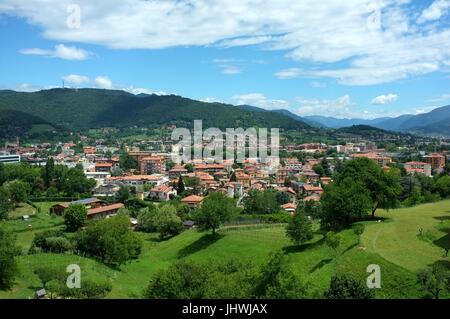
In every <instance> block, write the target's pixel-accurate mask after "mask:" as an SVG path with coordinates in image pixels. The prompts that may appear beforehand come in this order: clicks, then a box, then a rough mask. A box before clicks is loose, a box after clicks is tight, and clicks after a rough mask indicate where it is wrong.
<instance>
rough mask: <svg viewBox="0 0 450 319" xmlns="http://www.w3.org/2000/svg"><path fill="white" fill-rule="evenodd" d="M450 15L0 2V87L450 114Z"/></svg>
mask: <svg viewBox="0 0 450 319" xmlns="http://www.w3.org/2000/svg"><path fill="white" fill-rule="evenodd" d="M73 3H75V4H76V7H73V6H71V5H72V4H73ZM78 13H79V14H78ZM449 14H450V0H436V1H408V0H367V1H364V0H362V1H361V0H348V1H331V0H330V1H323V4H317V1H312V0H304V1H288V0H279V1H273V3H268V1H262V0H239V1H238V0H227V1H225V0H209V1H206V0H190V1H188V0H182V1H180V0H179V1H175V0H164V1H145V2H144V1H138V0H129V1H116V0H114V1H108V3H103V4H92V1H85V0H79V1H65V0H60V1H56V0H55V1H53V0H46V1H42V0H2V1H1V2H0V41H1V43H2V47H1V59H0V69H1V70H2V72H0V87H1V88H10V89H16V90H22V91H33V90H38V89H44V88H50V87H58V86H61V83H62V80H63V79H64V80H65V85H66V86H69V87H99V88H107V89H122V90H127V91H130V92H133V93H139V92H147V93H150V92H155V93H158V94H167V93H174V94H179V95H182V96H186V97H190V98H195V99H200V100H205V101H221V102H226V103H233V104H251V105H255V106H259V107H263V108H266V109H278V108H285V109H289V110H290V111H292V112H294V113H296V114H299V115H313V114H315V115H329V116H336V117H366V118H374V117H381V116H396V115H400V114H405V113H413V114H414V113H420V112H424V111H429V110H431V109H433V108H435V107H438V106H443V105H447V104H450V85H449V84H450V23H449V21H450V19H449V17H450V15H449Z"/></svg>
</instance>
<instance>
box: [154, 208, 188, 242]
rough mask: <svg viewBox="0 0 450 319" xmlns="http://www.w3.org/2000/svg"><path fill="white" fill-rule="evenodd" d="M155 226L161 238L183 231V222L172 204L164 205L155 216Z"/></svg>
mask: <svg viewBox="0 0 450 319" xmlns="http://www.w3.org/2000/svg"><path fill="white" fill-rule="evenodd" d="M154 221H155V228H156V231H157V232H158V233H159V235H160V237H161V239H164V238H165V237H166V236H175V235H178V234H179V233H181V232H182V230H183V222H182V221H181V219H180V217H178V215H177V210H176V209H175V207H173V206H172V205H163V206H162V207H160V208H159V209H158V210H157V211H156V214H155V216H154Z"/></svg>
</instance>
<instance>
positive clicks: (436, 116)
mask: <svg viewBox="0 0 450 319" xmlns="http://www.w3.org/2000/svg"><path fill="white" fill-rule="evenodd" d="M304 119H307V120H309V121H310V123H311V122H316V123H319V125H321V126H323V127H328V128H341V127H348V126H353V125H369V126H373V127H376V128H380V129H384V130H389V131H399V132H410V133H415V134H420V135H423V134H425V135H443V136H450V105H447V106H443V107H439V108H436V109H434V110H432V111H431V112H428V113H423V114H418V115H411V114H405V115H401V116H399V117H394V118H386V117H385V118H377V119H373V120H365V119H338V118H333V117H326V116H306V117H304Z"/></svg>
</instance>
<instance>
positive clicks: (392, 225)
mask: <svg viewBox="0 0 450 319" xmlns="http://www.w3.org/2000/svg"><path fill="white" fill-rule="evenodd" d="M377 215H378V216H383V217H384V218H387V219H385V220H384V221H383V222H380V223H378V222H375V221H370V222H365V224H366V231H365V233H364V234H363V236H362V246H364V247H363V248H361V247H360V246H359V245H358V239H357V236H356V235H355V234H354V233H353V231H352V230H344V231H342V232H341V233H340V235H341V237H342V244H341V247H340V249H339V251H338V254H337V257H336V256H335V254H334V252H333V251H332V250H331V249H330V248H329V247H327V246H326V245H325V244H324V240H323V236H322V235H321V234H319V233H317V234H316V235H315V236H314V238H313V239H312V240H311V241H310V242H308V243H307V244H305V245H303V246H302V247H294V246H292V244H291V242H290V241H289V240H288V238H287V237H286V236H285V229H284V226H282V225H273V226H271V227H266V228H261V227H255V228H242V229H229V230H221V231H220V232H219V234H218V236H216V237H212V236H211V235H210V234H209V233H201V232H198V231H196V230H189V231H185V232H184V233H182V234H181V235H179V236H176V237H174V238H171V239H169V240H165V241H159V240H158V236H157V235H156V234H144V233H139V235H140V236H141V238H142V240H143V242H144V246H143V251H142V254H141V256H140V257H139V259H137V260H135V261H132V262H130V263H128V264H126V265H123V266H122V267H121V268H120V269H119V270H117V269H112V268H109V267H107V266H105V265H103V264H101V263H99V262H97V261H94V260H92V259H88V258H83V257H79V256H75V255H70V254H63V255H55V254H36V255H23V256H20V257H19V264H20V269H21V272H20V275H19V276H18V278H17V284H16V286H15V287H14V289H13V290H12V291H8V292H0V298H27V297H29V296H31V295H32V294H33V291H34V290H35V289H36V288H37V287H38V286H39V282H38V280H37V278H36V277H35V276H34V274H33V268H34V267H35V266H36V265H40V264H44V263H52V264H60V265H61V266H62V267H66V266H67V265H69V264H79V265H80V266H81V271H82V278H83V276H87V277H90V276H99V278H104V279H107V280H110V281H111V282H112V286H113V290H112V291H111V293H110V294H109V296H108V298H138V297H141V296H142V291H143V289H145V288H146V286H147V285H148V282H149V280H150V278H151V277H152V275H153V274H155V272H157V271H158V270H160V269H164V268H166V267H168V266H169V265H170V264H172V263H173V262H176V261H178V260H182V259H190V260H194V261H197V262H202V263H211V262H220V261H224V260H227V259H229V258H238V259H240V260H242V261H246V262H248V263H253V264H262V263H263V262H265V261H266V260H267V258H268V255H269V254H270V253H271V252H273V251H275V250H280V249H281V250H283V251H284V253H285V254H286V255H287V256H288V258H289V261H290V263H291V265H292V267H293V269H294V271H296V272H297V273H298V274H299V275H300V276H301V278H302V279H303V280H304V281H305V282H307V283H308V285H309V287H310V291H311V294H312V295H311V297H320V296H322V294H323V292H324V291H325V290H326V289H327V288H328V285H329V282H330V278H331V276H332V275H333V274H335V273H349V274H352V275H354V276H356V277H358V278H360V279H361V280H364V281H365V280H366V278H367V276H368V273H367V272H366V269H367V266H368V265H370V264H377V265H379V266H380V267H381V289H377V290H376V296H377V298H421V297H423V296H424V293H422V292H421V291H419V287H418V285H417V283H416V272H417V271H418V270H419V269H422V268H423V267H425V266H427V265H430V264H433V263H435V262H438V261H442V260H445V258H444V257H442V255H443V249H442V248H441V247H439V245H440V244H441V242H442V240H441V239H442V238H441V237H444V236H445V235H447V236H448V229H447V233H445V232H444V231H445V230H446V228H445V227H441V226H442V225H443V224H442V223H446V222H445V220H446V219H447V218H449V217H450V201H443V202H439V203H435V204H428V205H422V206H418V207H414V208H408V209H399V210H392V211H390V212H384V211H380V212H379V213H378V214H377ZM444 225H445V224H444ZM48 227H50V228H51V227H55V225H54V224H50V225H48ZM420 227H422V228H423V229H424V233H425V232H426V230H429V232H428V233H427V234H428V235H427V236H423V238H421V237H420V236H418V229H419V228H420ZM34 231H35V230H33V231H30V232H24V231H19V233H18V235H19V242H20V244H21V245H24V246H23V247H24V250H25V248H26V247H25V246H26V245H27V244H28V245H29V244H31V240H32V234H33V232H34ZM433 238H436V240H434V241H433ZM447 260H448V259H447ZM442 297H449V296H442Z"/></svg>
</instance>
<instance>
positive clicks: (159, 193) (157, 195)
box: [148, 185, 177, 202]
mask: <svg viewBox="0 0 450 319" xmlns="http://www.w3.org/2000/svg"><path fill="white" fill-rule="evenodd" d="M172 196H173V197H175V196H177V191H176V190H175V189H174V188H173V187H172V186H167V185H159V186H156V187H154V188H152V189H151V190H150V191H149V195H148V197H149V198H151V199H153V200H158V201H164V202H166V201H168V200H170V199H171V197H172Z"/></svg>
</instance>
